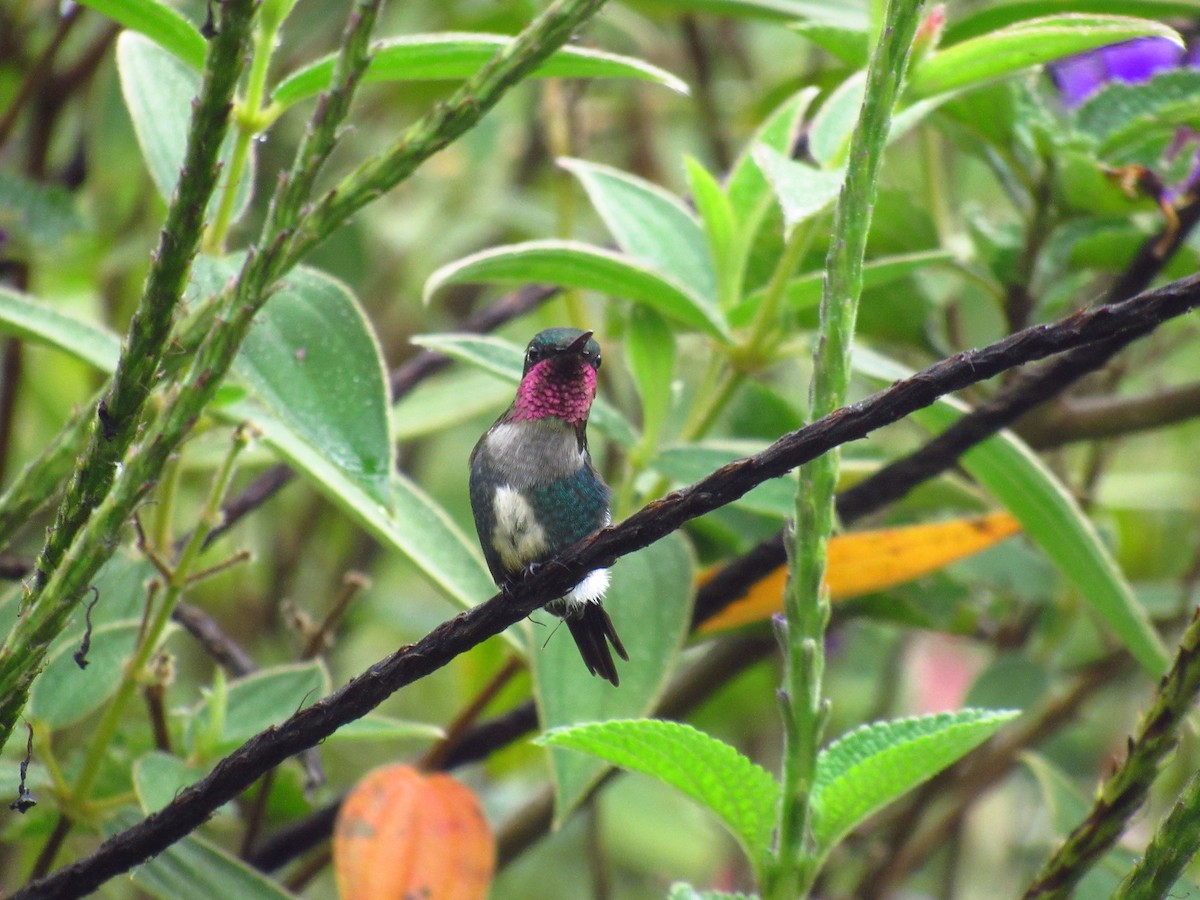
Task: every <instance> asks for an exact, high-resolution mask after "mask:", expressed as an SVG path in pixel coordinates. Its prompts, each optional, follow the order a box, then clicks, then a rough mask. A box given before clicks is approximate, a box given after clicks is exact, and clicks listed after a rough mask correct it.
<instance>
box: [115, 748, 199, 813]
mask: <svg viewBox="0 0 1200 900" xmlns="http://www.w3.org/2000/svg"><path fill="white" fill-rule="evenodd" d="M209 769H210V767H209V766H198V765H190V764H188V763H187V762H186V761H184V760H182V759H180V758H179V757H178V756H172V755H171V754H170V753H163V752H162V751H161V750H154V751H152V752H150V753H147V754H145V755H144V756H139V757H138V758H137V759H136V760H135V761H134V763H133V789H134V791H135V792H136V793H137V798H138V805H139V806H141V808H142V812H143V813H145V814H146V815H150V813H154V812H158V811H159V810H160V809H162V808H163V807H164V806H166V805H167V804H168V803H170V802H171V801H172V800H174V799H175V796H176V795H177V794H178V793H179V792H180V791H182V790H183V789H184V788H187V787H191V786H192V785H193V784H195V783H196V782H197V781H199V780H200V779H201V778H203V777H204V776H205V775H207V774H208V772H209Z"/></svg>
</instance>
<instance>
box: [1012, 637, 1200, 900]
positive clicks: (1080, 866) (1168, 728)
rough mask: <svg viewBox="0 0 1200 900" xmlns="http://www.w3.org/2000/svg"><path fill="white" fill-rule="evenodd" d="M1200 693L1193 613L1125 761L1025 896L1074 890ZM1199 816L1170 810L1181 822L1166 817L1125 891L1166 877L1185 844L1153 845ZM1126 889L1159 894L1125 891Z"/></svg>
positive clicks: (1118, 828)
mask: <svg viewBox="0 0 1200 900" xmlns="http://www.w3.org/2000/svg"><path fill="white" fill-rule="evenodd" d="M1197 697H1200V617H1197V618H1194V619H1192V622H1191V624H1190V625H1189V626H1188V628H1187V631H1185V632H1184V633H1183V639H1182V640H1181V641H1180V642H1179V653H1178V654H1177V655H1176V657H1175V662H1174V664H1173V665H1172V666H1171V670H1170V671H1169V672H1168V673H1167V674H1166V675H1165V676H1164V677H1163V679H1162V680H1161V681H1160V682H1159V684H1158V690H1157V691H1156V693H1155V695H1154V699H1153V701H1152V702H1151V704H1150V708H1149V709H1148V710H1147V711H1146V712H1145V713H1144V714H1143V715H1142V718H1141V721H1140V722H1139V723H1138V729H1137V734H1136V735H1135V736H1134V738H1133V740H1132V741H1131V742H1130V744H1129V752H1128V755H1127V756H1126V757H1125V761H1124V762H1122V763H1121V765H1120V766H1119V767H1118V768H1117V770H1116V771H1115V772H1113V774H1112V775H1110V776H1109V777H1108V779H1107V780H1106V781H1105V782H1104V784H1102V785H1101V786H1100V790H1099V791H1098V792H1097V794H1096V800H1095V802H1094V804H1093V806H1092V808H1091V810H1090V811H1089V812H1088V814H1087V817H1086V818H1085V819H1084V820H1083V821H1082V822H1081V823H1079V825H1078V826H1076V828H1075V830H1074V831H1072V832H1071V834H1070V835H1069V836H1068V837H1067V839H1066V841H1064V842H1063V844H1062V846H1061V847H1059V848H1058V850H1056V851H1055V853H1054V854H1053V855H1052V856H1051V857H1050V859H1048V860H1047V861H1046V864H1045V865H1044V866H1042V869H1041V871H1040V872H1038V874H1037V877H1036V878H1035V879H1034V882H1033V884H1032V885H1030V886H1029V888H1028V890H1026V892H1025V897H1026V898H1027V900H1032V898H1035V897H1037V898H1048V897H1063V898H1065V897H1069V896H1071V893H1072V891H1073V890H1074V888H1075V885H1077V884H1078V883H1079V881H1080V879H1081V878H1083V876H1084V875H1085V874H1087V871H1088V870H1089V869H1090V868H1091V867H1092V866H1093V865H1095V864H1096V862H1098V861H1099V860H1100V858H1101V857H1102V856H1103V855H1104V854H1105V853H1107V852H1108V850H1109V849H1110V848H1111V847H1112V846H1113V845H1114V844H1115V843H1116V842H1117V839H1118V838H1119V837H1120V836H1121V832H1122V831H1124V830H1125V826H1126V824H1127V823H1128V822H1129V819H1130V818H1131V817H1132V816H1133V814H1134V813H1136V812H1137V811H1138V809H1140V808H1141V805H1142V804H1143V803H1144V802H1145V800H1146V796H1147V794H1149V792H1150V786H1151V784H1153V782H1154V779H1155V777H1156V776H1157V775H1158V772H1159V766H1160V765H1161V764H1162V762H1163V760H1165V759H1166V758H1167V756H1168V755H1169V754H1170V753H1171V751H1173V750H1174V749H1175V747H1176V746H1177V745H1178V743H1179V733H1180V730H1181V729H1182V728H1183V726H1184V724H1185V722H1186V719H1187V716H1188V714H1189V713H1190V712H1191V710H1192V708H1193V706H1194V704H1195V702H1196V698H1197ZM1198 793H1200V789H1198V788H1197V786H1196V785H1195V784H1191V785H1189V787H1188V792H1187V796H1188V797H1190V798H1192V801H1189V804H1190V803H1191V802H1194V801H1195V800H1196V795H1197V794H1198ZM1196 816H1197V812H1196V809H1195V808H1194V807H1191V806H1190V805H1189V808H1188V809H1186V810H1184V811H1183V812H1182V813H1181V814H1180V815H1179V816H1176V813H1172V815H1171V817H1169V819H1168V821H1171V820H1172V819H1173V820H1174V821H1173V822H1172V829H1174V828H1175V827H1176V825H1178V826H1179V829H1180V830H1179V833H1176V832H1175V831H1174V830H1172V831H1170V832H1167V831H1166V827H1167V826H1166V824H1165V823H1164V826H1163V829H1160V833H1159V834H1158V835H1155V840H1154V842H1152V844H1151V848H1153V852H1152V850H1151V849H1147V851H1146V859H1147V863H1148V865H1147V866H1143V867H1140V868H1144V869H1145V871H1140V870H1135V872H1134V873H1133V875H1131V876H1130V881H1129V882H1127V885H1126V886H1125V887H1124V888H1123V890H1126V891H1129V890H1132V889H1134V888H1135V887H1136V888H1137V889H1138V890H1139V891H1141V890H1142V888H1143V887H1144V884H1145V883H1146V882H1148V881H1150V880H1152V879H1155V878H1159V877H1166V874H1167V869H1166V868H1165V867H1166V866H1171V865H1174V863H1172V862H1171V861H1170V856H1171V855H1173V853H1174V852H1176V851H1178V850H1179V849H1181V848H1182V843H1181V845H1180V846H1179V847H1174V846H1173V845H1168V846H1158V845H1160V844H1162V842H1163V841H1168V842H1170V841H1174V839H1175V837H1177V836H1180V835H1184V834H1185V832H1189V831H1190V832H1194V830H1195V829H1196V828H1197V823H1196V821H1195V819H1196ZM1196 839H1197V838H1196V837H1195V836H1194V834H1193V836H1191V837H1187V836H1180V840H1181V842H1182V841H1185V840H1186V841H1195V840H1196ZM1129 896H1164V895H1163V894H1155V895H1151V894H1147V893H1138V894H1134V893H1130V894H1129Z"/></svg>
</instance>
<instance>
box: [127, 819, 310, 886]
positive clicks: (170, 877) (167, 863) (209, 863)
mask: <svg viewBox="0 0 1200 900" xmlns="http://www.w3.org/2000/svg"><path fill="white" fill-rule="evenodd" d="M140 820H141V817H140V816H138V815H136V814H135V813H133V812H122V813H121V814H119V815H117V816H116V817H114V818H113V819H112V820H110V821H109V822H106V823H105V825H104V833H105V835H106V836H107V837H110V838H111V837H113V836H115V835H117V834H118V833H120V832H122V831H126V830H128V829H129V828H132V827H133V826H134V825H136V824H137V823H138V822H139V821H140ZM129 878H130V880H131V881H132V882H133V883H134V884H135V885H137V886H138V887H139V888H140V889H141V890H143V891H146V892H147V893H149V894H151V895H152V896H154V897H161V898H162V900H212V898H213V897H236V898H237V900H295V895H294V894H291V893H289V892H288V891H286V890H284V889H283V888H282V887H280V886H279V885H278V884H276V883H275V882H273V881H271V880H270V879H269V878H267V876H265V875H263V874H262V873H261V872H257V871H255V870H254V869H252V868H251V867H250V866H249V865H247V864H246V863H244V862H242V861H241V860H239V859H235V858H234V857H232V856H230V855H229V854H228V853H226V852H225V851H224V850H221V849H220V848H218V847H217V846H216V845H214V844H211V843H209V842H208V841H207V840H205V839H204V838H201V837H197V836H196V835H194V834H192V835H188V836H187V837H185V838H183V839H181V840H179V841H176V842H175V843H174V844H172V845H171V846H169V847H167V849H165V850H163V851H162V852H161V853H159V854H157V855H156V856H154V857H153V858H152V859H150V860H148V861H146V862H144V863H142V864H141V865H139V866H137V867H136V868H134V869H133V870H132V871H131V872H130V874H129Z"/></svg>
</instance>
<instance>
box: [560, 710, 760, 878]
mask: <svg viewBox="0 0 1200 900" xmlns="http://www.w3.org/2000/svg"><path fill="white" fill-rule="evenodd" d="M538 743H541V744H545V745H547V746H550V747H562V748H569V749H571V750H579V751H582V752H584V753H590V754H591V755H593V756H598V757H600V758H601V759H603V760H605V761H607V762H610V763H612V764H613V765H615V766H620V767H621V768H624V769H630V770H632V771H634V772H643V773H645V774H647V775H652V776H654V777H655V778H657V779H658V780H659V781H662V782H665V783H666V784H669V785H671V786H672V787H674V788H677V789H679V790H681V791H683V793H685V794H687V795H688V796H689V797H691V798H692V799H694V800H697V801H699V802H700V804H701V805H703V806H704V808H705V809H707V810H708V811H709V812H711V813H712V814H713V815H715V816H716V817H717V818H719V819H720V820H721V821H722V823H724V825H725V827H726V828H728V829H729V831H730V833H731V834H732V835H733V836H734V837H735V838H737V840H738V843H739V844H741V846H742V849H743V850H744V851H745V853H746V856H747V857H748V858H749V859H750V861H751V862H752V863H753V864H754V865H755V866H757V865H758V864H759V863H761V862H762V860H763V859H764V858H765V856H766V854H767V852H768V850H769V849H770V844H771V833H772V830H773V829H774V827H775V813H776V807H777V806H778V804H779V799H780V790H779V785H778V784H777V783H776V781H775V779H774V778H773V777H771V774H770V773H769V772H767V771H766V770H765V769H763V768H761V767H760V766H757V765H755V764H754V763H753V762H751V761H750V760H749V759H747V758H746V757H745V756H743V755H742V754H741V753H739V752H738V751H737V750H736V749H735V748H733V747H731V746H729V745H728V744H726V743H724V742H723V741H719V740H717V739H716V738H714V737H710V736H709V735H707V734H705V733H704V732H702V731H698V730H696V729H695V728H693V727H692V726H690V725H685V724H683V723H682V722H669V721H665V720H662V719H635V720H623V721H621V720H618V721H609V722H590V723H586V724H583V725H575V726H572V727H567V728H555V729H552V730H550V731H547V732H546V733H545V734H544V735H543V736H542V737H541V738H539V740H538Z"/></svg>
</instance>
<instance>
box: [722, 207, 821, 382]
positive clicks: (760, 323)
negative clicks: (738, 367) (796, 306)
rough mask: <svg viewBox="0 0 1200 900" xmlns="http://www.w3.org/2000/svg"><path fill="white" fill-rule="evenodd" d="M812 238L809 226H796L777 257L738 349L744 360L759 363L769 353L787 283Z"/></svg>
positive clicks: (804, 223)
mask: <svg viewBox="0 0 1200 900" xmlns="http://www.w3.org/2000/svg"><path fill="white" fill-rule="evenodd" d="M812 235H813V229H812V225H811V223H810V222H802V223H800V224H798V225H797V226H796V227H795V228H793V229H792V230H791V233H789V234H788V237H787V242H786V243H785V244H784V246H783V253H782V254H780V256H779V262H778V263H776V264H775V270H774V271H773V272H772V273H771V280H770V281H769V282H767V288H766V290H765V291H764V292H763V298H762V302H761V303H760V304H759V305H758V311H757V312H756V313H755V314H754V322H753V323H752V324H751V326H750V335H749V337H747V338H746V342H745V344H744V345H743V347H742V348H739V354H740V355H741V356H743V357H744V358H745V359H747V360H749V361H757V360H761V359H762V358H763V357H764V356H765V355H766V354H767V353H768V352H769V349H770V347H769V344H770V343H771V340H772V336H773V335H774V334H775V333H776V332H777V330H778V327H779V310H780V307H782V305H783V298H784V296H785V295H786V293H787V286H788V282H789V281H790V280H791V278H792V275H793V274H794V273H795V271H796V269H797V267H799V265H800V260H802V259H804V254H805V252H807V250H808V247H809V244H810V243H812Z"/></svg>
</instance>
